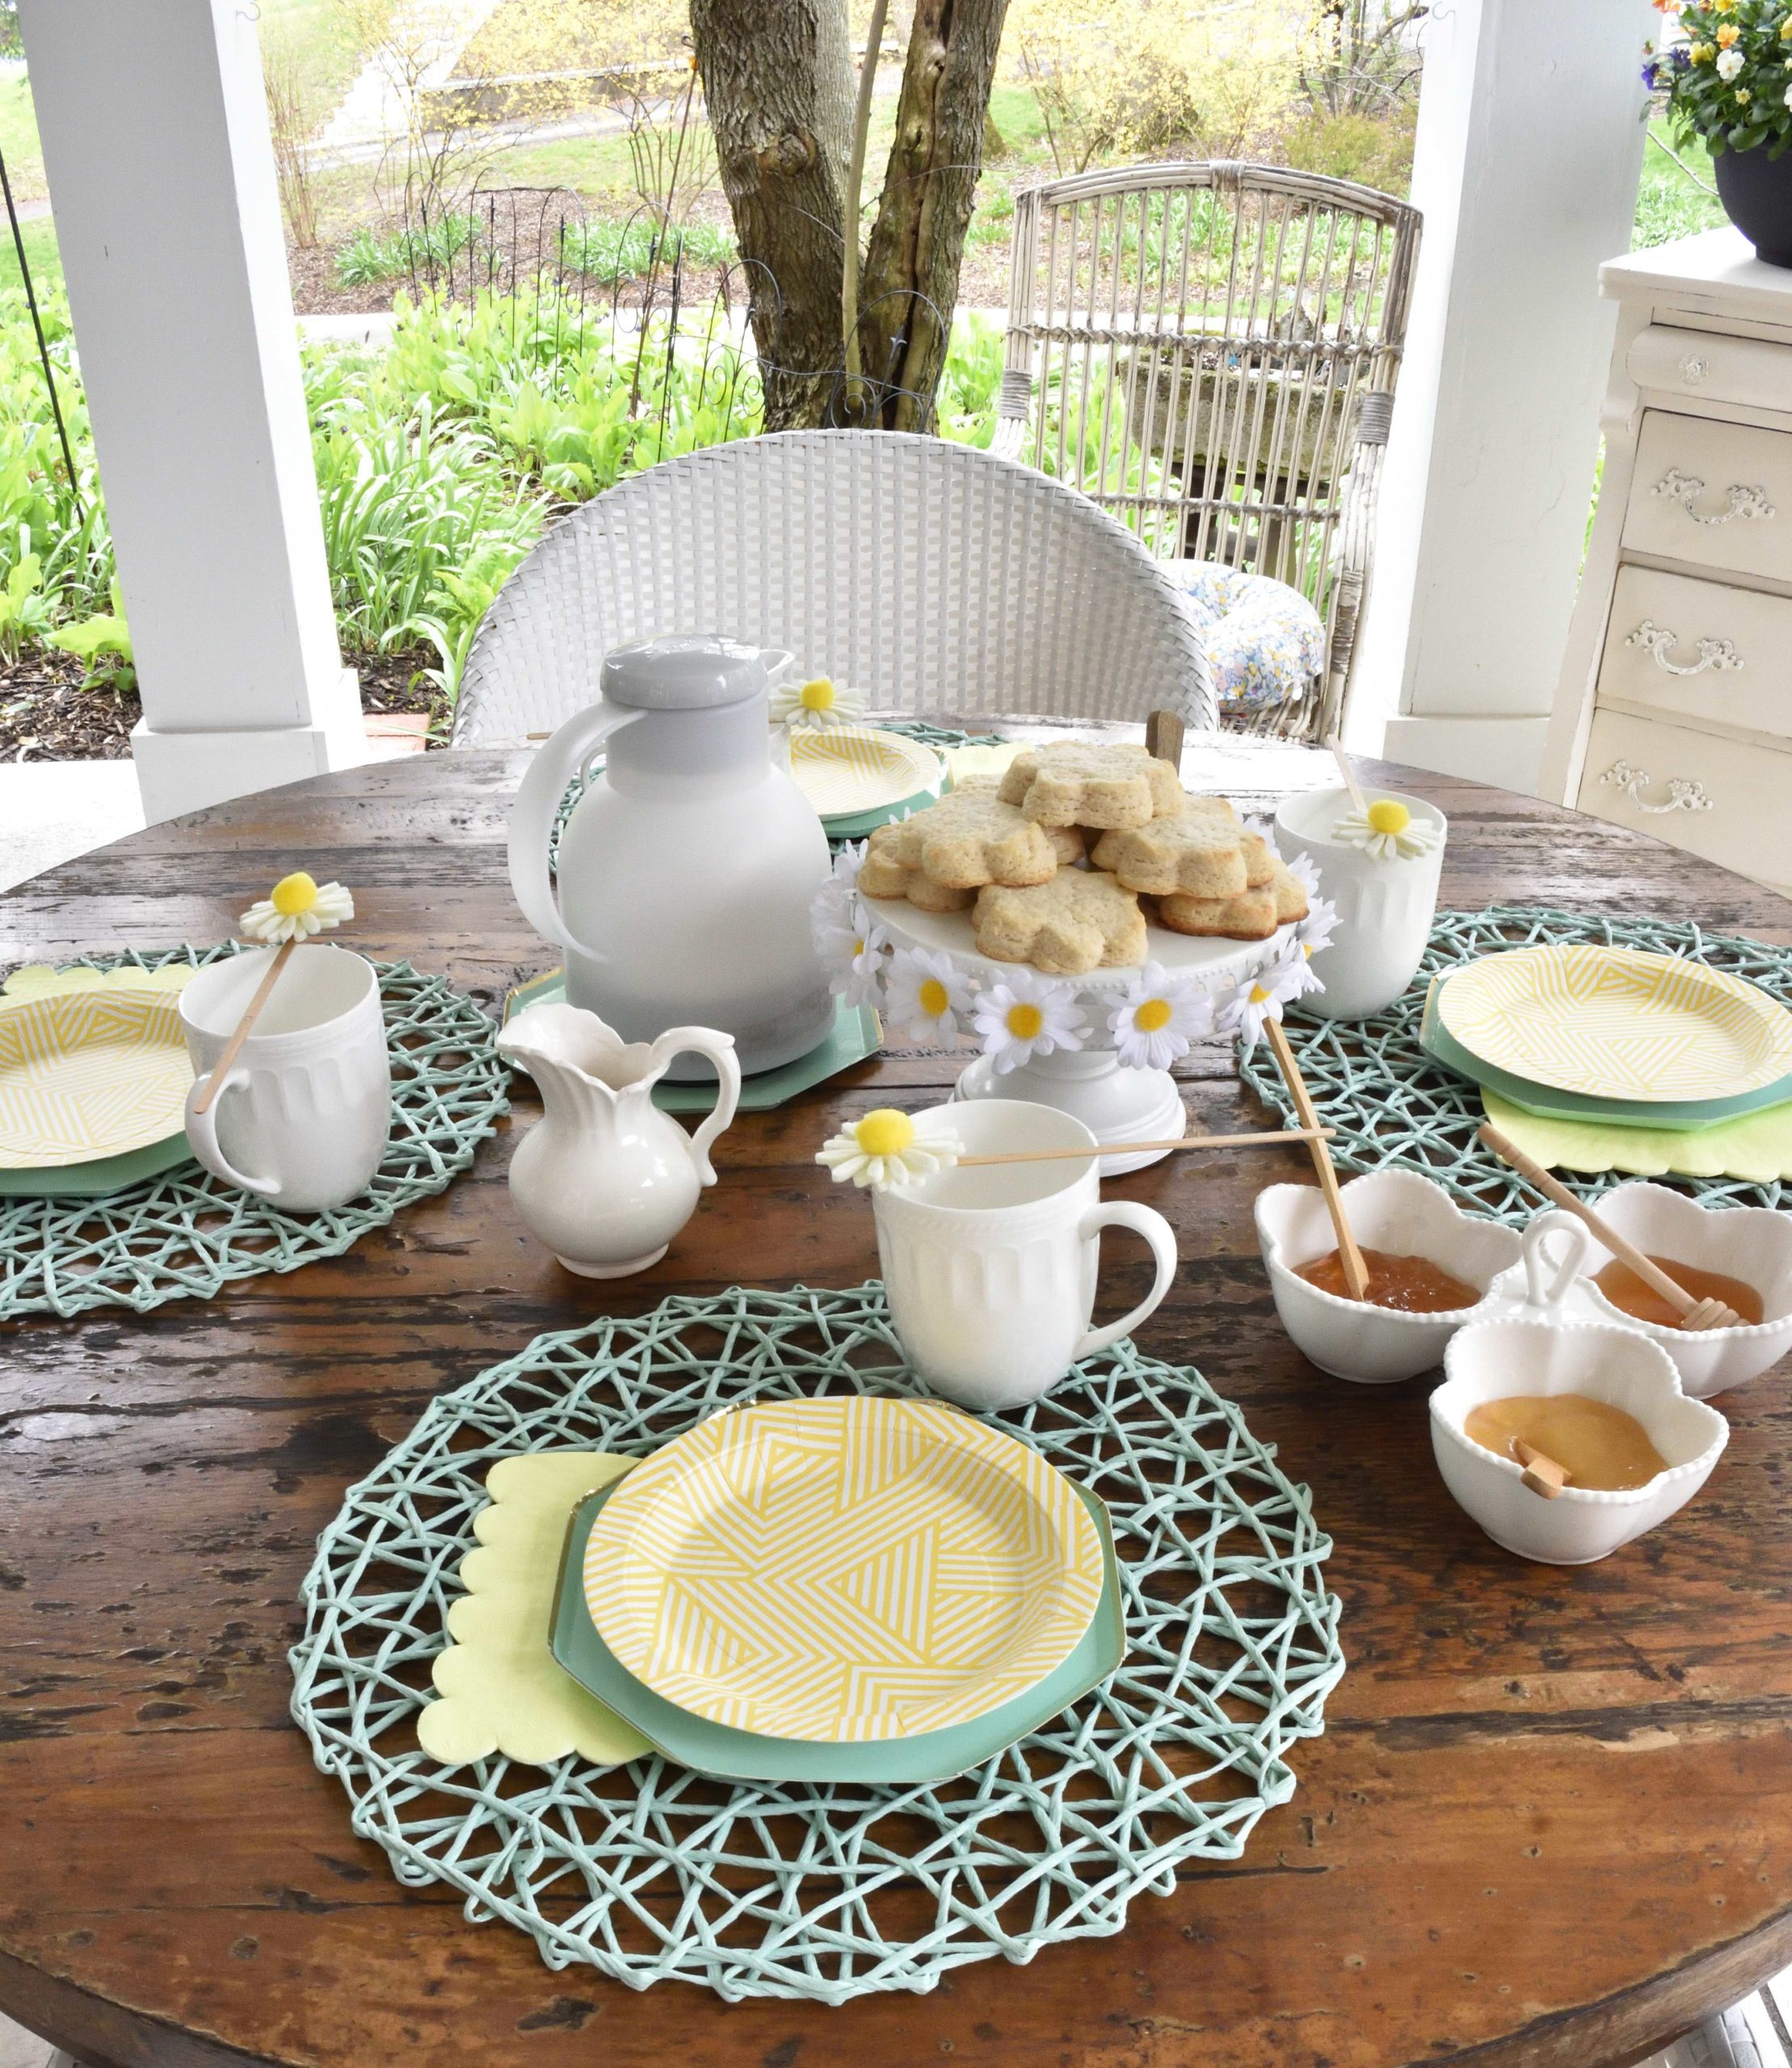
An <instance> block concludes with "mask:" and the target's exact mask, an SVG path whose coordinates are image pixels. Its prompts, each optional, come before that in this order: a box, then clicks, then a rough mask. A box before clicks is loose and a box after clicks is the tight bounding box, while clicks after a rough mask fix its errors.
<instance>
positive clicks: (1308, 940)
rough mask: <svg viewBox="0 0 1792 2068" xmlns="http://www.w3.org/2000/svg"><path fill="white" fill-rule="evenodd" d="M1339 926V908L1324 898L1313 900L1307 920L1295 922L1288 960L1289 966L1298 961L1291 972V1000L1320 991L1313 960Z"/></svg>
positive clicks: (1322, 987) (1322, 983) (1307, 911)
mask: <svg viewBox="0 0 1792 2068" xmlns="http://www.w3.org/2000/svg"><path fill="white" fill-rule="evenodd" d="M1337 923H1338V908H1337V906H1336V905H1333V904H1331V903H1329V902H1327V900H1326V899H1325V898H1323V897H1315V899H1314V900H1313V901H1312V902H1311V903H1310V905H1309V906H1308V907H1307V910H1306V918H1304V919H1297V920H1296V921H1295V922H1294V937H1293V940H1292V942H1291V944H1290V948H1291V952H1290V953H1289V957H1288V960H1289V963H1290V964H1291V965H1293V964H1294V963H1295V962H1296V959H1297V957H1298V966H1297V967H1296V968H1295V970H1294V988H1293V989H1292V990H1290V991H1289V994H1288V995H1289V998H1305V997H1306V995H1307V994H1308V993H1309V992H1312V991H1323V990H1324V989H1325V982H1324V980H1323V978H1322V977H1320V976H1319V974H1318V973H1316V972H1315V969H1314V967H1313V958H1314V956H1315V955H1316V954H1318V952H1319V950H1320V949H1321V948H1324V947H1325V946H1327V944H1328V943H1329V942H1330V940H1331V935H1332V932H1333V930H1334V929H1335V928H1336V926H1337Z"/></svg>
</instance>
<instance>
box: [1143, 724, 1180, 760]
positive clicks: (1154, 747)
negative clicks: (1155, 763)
mask: <svg viewBox="0 0 1792 2068" xmlns="http://www.w3.org/2000/svg"><path fill="white" fill-rule="evenodd" d="M1145 751H1146V753H1147V754H1150V755H1151V756H1153V757H1154V759H1156V760H1159V761H1167V762H1168V763H1169V764H1170V766H1171V767H1172V768H1180V767H1181V766H1182V721H1181V719H1180V718H1179V717H1177V716H1176V712H1174V711H1154V712H1152V713H1151V715H1150V717H1148V718H1147V719H1146V721H1145Z"/></svg>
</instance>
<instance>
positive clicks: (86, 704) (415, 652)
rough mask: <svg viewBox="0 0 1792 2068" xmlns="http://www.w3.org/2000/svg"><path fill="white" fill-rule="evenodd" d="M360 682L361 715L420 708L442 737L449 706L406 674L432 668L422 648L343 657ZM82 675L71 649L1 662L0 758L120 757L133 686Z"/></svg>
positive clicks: (127, 737)
mask: <svg viewBox="0 0 1792 2068" xmlns="http://www.w3.org/2000/svg"><path fill="white" fill-rule="evenodd" d="M349 658H350V661H351V665H352V666H353V667H354V668H355V670H356V672H357V673H358V674H359V675H360V679H361V708H362V709H363V710H364V711H366V712H394V711H422V712H427V714H428V716H429V719H430V721H431V722H430V738H429V744H430V745H431V746H443V745H444V744H445V743H446V740H447V735H448V716H449V713H448V705H447V704H446V702H445V701H444V699H443V696H442V694H441V691H440V690H438V689H437V688H436V687H435V684H434V683H425V682H416V683H413V681H412V677H413V676H414V675H417V674H418V672H419V670H421V669H423V668H427V667H430V666H434V665H435V661H436V655H435V653H434V652H433V651H432V650H431V649H430V648H428V647H427V646H418V647H412V648H410V649H407V650H406V651H405V652H403V653H398V654H354V655H351V656H350V657H349ZM85 672H86V670H85V669H84V668H83V666H82V663H81V662H79V661H78V660H77V659H76V658H75V657H74V654H63V653H59V652H57V650H56V649H54V648H53V647H37V648H33V649H31V650H30V651H28V652H27V653H26V654H23V655H22V656H21V657H20V658H19V659H18V660H16V661H13V662H0V761H124V760H128V759H129V757H130V752H131V728H132V727H133V725H135V724H136V723H137V720H138V719H139V718H141V717H142V716H143V706H142V704H141V701H140V700H138V697H137V691H135V690H134V689H133V690H132V691H129V692H128V694H126V695H124V696H114V695H113V693H112V692H111V691H110V690H109V689H83V688H82V687H81V682H82V675H84V673H85Z"/></svg>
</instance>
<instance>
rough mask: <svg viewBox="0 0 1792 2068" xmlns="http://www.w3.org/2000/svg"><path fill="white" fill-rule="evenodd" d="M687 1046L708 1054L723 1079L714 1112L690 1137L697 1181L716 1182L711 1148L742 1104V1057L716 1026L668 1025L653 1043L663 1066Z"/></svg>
mask: <svg viewBox="0 0 1792 2068" xmlns="http://www.w3.org/2000/svg"><path fill="white" fill-rule="evenodd" d="M684 1049H690V1050H691V1051H692V1053H693V1054H696V1055H699V1056H706V1057H708V1058H709V1061H711V1062H713V1064H714V1065H715V1066H716V1076H717V1078H718V1079H719V1080H720V1081H719V1082H718V1084H717V1091H716V1104H715V1110H714V1112H712V1113H711V1114H710V1116H709V1118H708V1119H707V1120H705V1122H704V1123H703V1124H702V1126H701V1127H700V1128H699V1129H697V1131H696V1133H695V1134H694V1135H692V1137H691V1161H692V1162H693V1163H694V1164H695V1165H696V1171H697V1178H698V1181H699V1182H700V1183H702V1184H705V1185H713V1183H715V1182H716V1166H714V1164H713V1163H712V1162H710V1161H709V1147H710V1144H711V1143H712V1142H713V1141H714V1140H715V1139H716V1137H717V1135H719V1134H720V1133H721V1132H722V1131H723V1129H725V1128H726V1127H728V1126H729V1125H730V1123H731V1122H732V1121H733V1120H734V1108H736V1107H737V1106H738V1104H739V1103H740V1058H739V1057H738V1056H737V1055H736V1054H735V1053H734V1036H733V1035H732V1034H721V1033H718V1032H717V1031H716V1029H715V1028H713V1027H668V1028H667V1030H666V1032H664V1033H663V1034H662V1035H661V1036H660V1037H659V1039H658V1040H657V1041H655V1042H654V1049H653V1055H654V1063H655V1064H656V1065H657V1066H658V1067H659V1068H661V1069H663V1068H664V1067H665V1066H666V1065H667V1064H668V1063H669V1062H671V1060H672V1058H673V1057H674V1056H675V1055H678V1054H679V1053H682V1052H683V1051H684Z"/></svg>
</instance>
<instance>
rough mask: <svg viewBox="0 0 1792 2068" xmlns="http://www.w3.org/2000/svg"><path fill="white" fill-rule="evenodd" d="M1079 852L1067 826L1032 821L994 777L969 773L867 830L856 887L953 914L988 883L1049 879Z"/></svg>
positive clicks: (1017, 883)
mask: <svg viewBox="0 0 1792 2068" xmlns="http://www.w3.org/2000/svg"><path fill="white" fill-rule="evenodd" d="M1082 853H1083V841H1082V836H1081V835H1080V834H1077V833H1075V832H1074V831H1073V830H1071V829H1070V828H1069V827H1062V828H1058V827H1047V826H1036V825H1035V824H1034V823H1033V821H1032V820H1031V819H1030V818H1028V817H1027V816H1026V815H1025V813H1023V812H1020V811H1017V810H1016V809H1015V808H1014V806H1013V805H1005V804H1003V802H1002V801H1001V800H1000V799H999V797H997V796H996V794H995V782H994V780H993V779H991V778H988V777H986V778H983V779H982V780H977V779H973V780H971V781H970V782H968V783H966V784H964V785H963V786H962V787H961V788H958V789H955V790H953V792H951V793H950V794H949V796H946V797H942V798H940V801H939V802H938V803H937V804H933V805H928V806H927V807H926V809H924V810H922V811H918V812H916V813H915V815H914V817H913V818H905V819H903V820H902V821H901V822H899V823H898V824H896V825H894V826H879V827H878V828H877V831H876V832H875V833H873V834H872V836H871V840H870V843H869V847H867V849H866V851H865V859H864V867H863V868H861V869H860V872H859V888H860V890H862V891H863V892H864V894H865V896H866V897H907V899H908V901H909V902H910V903H911V905H918V906H920V907H921V909H922V910H923V911H928V912H955V911H957V910H960V909H961V907H962V906H965V905H968V904H969V903H970V893H971V892H972V891H974V890H980V889H982V887H983V885H985V884H991V883H995V884H1005V885H1009V886H1011V887H1016V888H1018V887H1023V886H1024V885H1029V884H1037V883H1050V881H1051V880H1052V878H1053V877H1054V876H1055V875H1056V874H1057V873H1058V864H1059V862H1060V861H1065V862H1073V861H1075V860H1079V858H1080V857H1081V855H1082Z"/></svg>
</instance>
